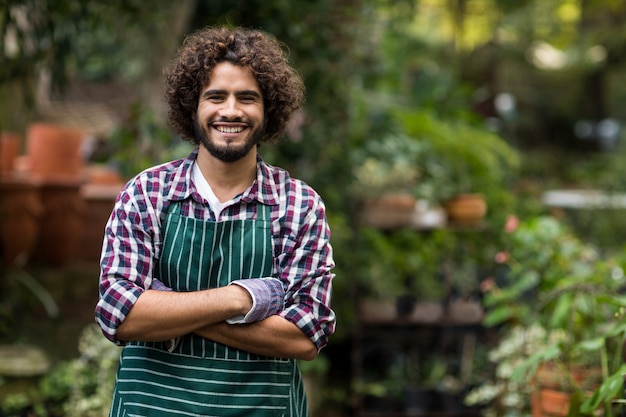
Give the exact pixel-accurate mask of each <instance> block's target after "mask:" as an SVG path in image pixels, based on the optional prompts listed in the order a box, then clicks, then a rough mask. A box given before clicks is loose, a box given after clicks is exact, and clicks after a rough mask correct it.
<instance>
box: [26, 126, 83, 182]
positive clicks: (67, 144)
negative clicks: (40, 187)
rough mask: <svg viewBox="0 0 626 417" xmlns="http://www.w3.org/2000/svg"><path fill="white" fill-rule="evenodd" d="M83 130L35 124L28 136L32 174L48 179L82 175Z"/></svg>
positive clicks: (27, 153) (29, 129) (27, 148)
mask: <svg viewBox="0 0 626 417" xmlns="http://www.w3.org/2000/svg"><path fill="white" fill-rule="evenodd" d="M83 137H84V134H83V132H81V131H80V130H76V129H73V128H69V127H65V126H60V125H56V124H51V123H34V124H32V125H30V126H29V128H28V132H27V137H26V156H27V158H28V167H29V171H30V173H31V174H33V175H35V176H38V177H41V178H43V179H45V180H47V179H55V180H56V179H74V178H80V177H81V175H82V173H83V166H84V162H83V155H82V149H81V148H82V143H83Z"/></svg>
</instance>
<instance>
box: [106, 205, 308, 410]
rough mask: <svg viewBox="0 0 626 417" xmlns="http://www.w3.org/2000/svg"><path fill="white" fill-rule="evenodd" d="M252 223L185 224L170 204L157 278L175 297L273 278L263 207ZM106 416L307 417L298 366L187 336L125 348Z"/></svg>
mask: <svg viewBox="0 0 626 417" xmlns="http://www.w3.org/2000/svg"><path fill="white" fill-rule="evenodd" d="M257 211H258V213H257V217H261V218H260V219H257V220H230V221H223V222H211V221H204V220H197V219H193V218H190V217H184V216H182V215H181V214H180V205H179V203H172V207H171V209H170V210H169V211H168V214H167V216H166V220H165V222H164V224H165V228H164V238H163V250H162V251H161V258H160V260H159V261H158V268H157V269H158V272H157V277H158V278H159V279H160V280H161V281H162V282H163V283H164V284H166V285H168V286H169V287H171V288H173V289H174V290H175V291H198V290H202V289H206V288H216V287H221V286H224V285H228V284H229V283H230V281H231V280H233V279H239V278H259V277H268V276H271V275H272V256H273V253H272V238H271V229H270V215H269V211H270V210H269V206H265V205H262V204H257ZM110 416H111V417H113V416H129V417H130V416H159V417H162V416H215V417H235V416H237V417H244V416H254V417H277V416H278V417H282V416H285V417H287V416H289V417H306V416H308V407H307V401H306V395H305V392H304V386H303V384H302V379H301V376H300V371H299V369H298V366H297V362H296V361H295V360H293V359H284V358H274V357H265V356H259V355H255V354H252V353H249V352H245V351H242V350H238V349H234V348H231V347H228V346H225V345H222V344H220V343H216V342H213V341H211V340H208V339H204V338H202V337H200V336H198V335H196V334H188V335H185V336H183V337H182V338H181V339H180V342H179V343H178V344H177V346H176V348H175V349H174V350H173V351H172V352H168V350H167V349H166V343H165V342H158V343H153V342H133V343H130V344H128V345H126V346H125V347H124V349H123V350H122V356H121V359H120V366H119V369H118V372H117V381H116V384H115V392H114V395H113V403H112V406H111V413H110Z"/></svg>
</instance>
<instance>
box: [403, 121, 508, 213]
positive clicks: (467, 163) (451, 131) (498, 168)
mask: <svg viewBox="0 0 626 417" xmlns="http://www.w3.org/2000/svg"><path fill="white" fill-rule="evenodd" d="M394 114H395V117H396V119H397V120H398V121H399V123H400V125H401V127H402V129H403V130H404V131H405V132H406V134H407V135H409V136H410V137H413V138H414V139H416V140H417V141H418V142H420V143H424V144H427V149H428V152H429V154H428V161H427V163H426V164H425V165H424V173H423V174H424V175H423V178H424V179H425V180H427V181H432V182H434V183H436V184H438V187H437V198H438V199H439V200H440V201H441V200H445V199H448V198H449V197H452V196H453V195H455V194H462V193H483V194H485V195H486V196H487V197H488V198H489V197H491V198H492V199H493V198H494V197H496V196H497V195H498V194H501V193H502V192H503V191H507V190H508V186H509V183H510V181H511V180H512V179H513V178H514V177H515V174H516V172H517V170H518V168H519V155H518V153H517V151H516V150H515V149H514V148H512V147H511V146H510V145H509V144H508V143H507V142H506V141H505V140H504V139H502V138H501V137H500V136H498V135H497V134H495V133H493V132H491V131H489V130H487V129H486V128H480V127H476V126H474V125H471V124H469V123H468V122H465V121H462V120H444V119H440V118H438V117H436V116H434V115H433V114H431V113H428V112H423V111H408V110H396V111H395V112H394ZM507 192H508V191H507Z"/></svg>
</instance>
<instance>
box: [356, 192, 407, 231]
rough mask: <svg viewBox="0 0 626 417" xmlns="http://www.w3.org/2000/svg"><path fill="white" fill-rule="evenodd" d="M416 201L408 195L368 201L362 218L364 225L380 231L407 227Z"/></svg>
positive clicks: (394, 195)
mask: <svg viewBox="0 0 626 417" xmlns="http://www.w3.org/2000/svg"><path fill="white" fill-rule="evenodd" d="M415 203H416V199H415V198H414V197H412V196H411V195H408V194H388V195H383V196H381V197H380V198H376V199H370V200H367V201H366V202H365V203H364V204H363V208H362V211H361V213H360V218H361V221H362V223H363V224H365V225H367V226H371V227H376V228H380V229H396V228H399V227H404V226H407V225H408V224H409V223H410V221H411V216H412V215H413V212H414V211H415Z"/></svg>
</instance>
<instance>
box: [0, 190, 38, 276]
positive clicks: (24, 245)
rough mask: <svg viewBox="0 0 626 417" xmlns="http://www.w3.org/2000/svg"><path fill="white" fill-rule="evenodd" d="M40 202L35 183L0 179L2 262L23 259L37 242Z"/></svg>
mask: <svg viewBox="0 0 626 417" xmlns="http://www.w3.org/2000/svg"><path fill="white" fill-rule="evenodd" d="M41 214H42V205H41V201H40V198H39V190H38V187H37V186H36V184H33V183H31V182H28V181H22V180H19V181H18V180H10V181H9V180H3V181H2V182H0V238H1V241H0V252H1V253H2V262H3V264H4V265H7V266H11V265H14V264H16V263H21V264H24V263H26V262H27V261H28V260H29V259H30V257H31V255H32V253H33V251H34V249H35V245H36V243H37V238H38V236H39V219H40V217H41Z"/></svg>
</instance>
